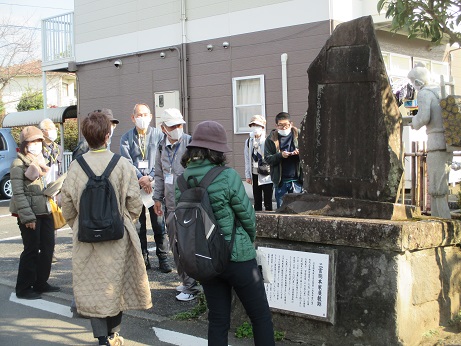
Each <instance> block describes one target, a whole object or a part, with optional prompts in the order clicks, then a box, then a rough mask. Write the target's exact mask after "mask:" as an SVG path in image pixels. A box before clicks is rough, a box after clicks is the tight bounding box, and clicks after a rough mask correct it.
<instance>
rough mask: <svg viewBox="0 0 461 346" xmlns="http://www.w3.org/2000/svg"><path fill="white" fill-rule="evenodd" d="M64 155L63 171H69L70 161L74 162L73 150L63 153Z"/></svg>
mask: <svg viewBox="0 0 461 346" xmlns="http://www.w3.org/2000/svg"><path fill="white" fill-rule="evenodd" d="M62 155H63V159H62V161H63V162H62V163H63V165H62V166H63V167H62V170H63V172H67V170H68V169H69V165H70V163H71V162H72V152H71V151H65V152H63V153H62Z"/></svg>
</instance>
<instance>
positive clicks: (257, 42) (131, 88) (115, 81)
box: [78, 22, 330, 177]
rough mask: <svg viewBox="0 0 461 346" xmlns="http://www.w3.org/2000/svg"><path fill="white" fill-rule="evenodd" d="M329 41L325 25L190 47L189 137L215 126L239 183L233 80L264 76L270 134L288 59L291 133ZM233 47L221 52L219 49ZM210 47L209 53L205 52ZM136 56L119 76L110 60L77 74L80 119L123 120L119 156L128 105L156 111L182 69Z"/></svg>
mask: <svg viewBox="0 0 461 346" xmlns="http://www.w3.org/2000/svg"><path fill="white" fill-rule="evenodd" d="M329 34H330V24H329V22H321V23H314V24H306V25H297V26H292V27H288V28H283V29H274V30H267V31H262V32H255V33H251V34H245V35H238V36H233V37H223V38H220V39H213V40H209V41H204V42H195V43H192V44H189V45H188V46H187V57H188V61H187V74H188V93H189V124H188V129H189V132H190V133H192V131H193V129H194V128H195V126H196V125H197V123H199V122H200V121H203V120H210V119H211V120H216V121H219V122H220V123H221V124H223V125H224V126H225V127H226V129H227V136H228V141H229V143H230V146H231V147H232V148H233V152H232V153H229V155H228V160H229V165H230V166H232V167H234V168H235V169H237V170H238V172H239V173H240V174H241V175H242V177H243V176H244V160H243V146H244V141H245V139H246V138H247V136H246V135H242V134H239V135H234V131H233V113H232V78H233V77H241V76H250V75H260V74H263V75H264V76H265V90H266V114H267V121H268V123H267V128H268V130H270V129H272V128H273V127H274V122H275V120H274V119H275V115H276V114H277V113H278V112H280V111H282V80H281V74H282V72H281V61H280V57H281V54H283V53H287V54H288V61H287V74H288V110H289V113H290V114H292V116H293V121H294V123H295V125H296V126H299V125H300V122H301V120H302V117H303V115H304V114H305V112H306V110H307V90H308V79H307V68H308V67H309V64H310V63H311V62H312V60H313V59H314V58H315V57H316V56H317V54H318V52H319V51H320V49H321V48H322V47H323V45H324V43H325V41H326V40H327V39H328V37H329ZM224 41H228V42H229V43H230V47H229V48H228V49H224V48H223V47H222V43H223V42H224ZM210 43H211V44H213V46H214V49H213V51H211V52H209V51H208V50H207V49H206V46H207V44H210ZM164 51H165V53H166V58H164V59H161V58H160V55H159V53H160V51H156V52H152V53H148V54H143V55H139V56H130V57H122V58H121V59H122V61H123V65H122V67H121V68H120V69H117V68H115V67H114V64H113V60H110V61H103V62H96V63H92V64H88V65H82V66H79V70H78V78H79V83H80V98H79V107H80V114H83V115H86V114H88V112H90V111H92V110H94V109H99V108H101V107H107V108H111V109H112V110H113V112H114V115H115V116H116V117H117V118H118V119H119V120H120V125H119V126H118V127H117V129H116V130H115V133H114V137H113V139H112V143H113V144H112V150H113V151H115V152H118V148H119V142H120V137H121V135H122V134H123V133H125V132H126V131H127V130H128V129H130V128H131V127H132V126H133V124H132V122H131V121H130V114H131V112H132V108H133V105H134V104H135V103H138V102H144V103H148V104H149V105H150V106H151V108H152V109H153V103H154V92H158V91H168V90H179V88H180V85H179V61H178V56H177V52H176V51H174V50H173V51H170V50H168V49H165V50H164Z"/></svg>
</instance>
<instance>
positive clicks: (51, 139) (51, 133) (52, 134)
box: [48, 130, 58, 142]
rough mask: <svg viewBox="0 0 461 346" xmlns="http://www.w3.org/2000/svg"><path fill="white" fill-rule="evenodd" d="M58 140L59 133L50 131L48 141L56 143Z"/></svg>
mask: <svg viewBox="0 0 461 346" xmlns="http://www.w3.org/2000/svg"><path fill="white" fill-rule="evenodd" d="M56 138H58V131H56V130H48V139H49V140H50V141H52V142H54V141H55V140H56Z"/></svg>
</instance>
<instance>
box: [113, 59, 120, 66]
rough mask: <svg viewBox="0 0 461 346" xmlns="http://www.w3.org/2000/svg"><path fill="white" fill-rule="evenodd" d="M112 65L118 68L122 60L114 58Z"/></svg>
mask: <svg viewBox="0 0 461 346" xmlns="http://www.w3.org/2000/svg"><path fill="white" fill-rule="evenodd" d="M114 66H115V67H116V68H120V66H122V60H120V59H117V60H115V61H114Z"/></svg>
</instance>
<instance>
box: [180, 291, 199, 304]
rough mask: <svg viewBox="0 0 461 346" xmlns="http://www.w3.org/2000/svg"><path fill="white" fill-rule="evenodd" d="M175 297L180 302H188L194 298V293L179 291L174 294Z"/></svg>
mask: <svg viewBox="0 0 461 346" xmlns="http://www.w3.org/2000/svg"><path fill="white" fill-rule="evenodd" d="M176 299H177V300H180V301H182V302H188V301H189V300H194V299H195V295H193V294H189V293H184V292H181V293H179V294H178V295H177V296H176Z"/></svg>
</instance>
